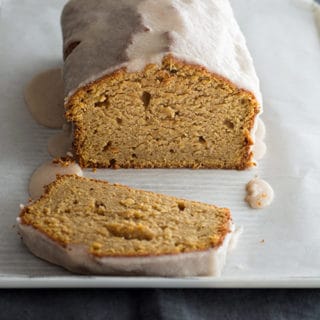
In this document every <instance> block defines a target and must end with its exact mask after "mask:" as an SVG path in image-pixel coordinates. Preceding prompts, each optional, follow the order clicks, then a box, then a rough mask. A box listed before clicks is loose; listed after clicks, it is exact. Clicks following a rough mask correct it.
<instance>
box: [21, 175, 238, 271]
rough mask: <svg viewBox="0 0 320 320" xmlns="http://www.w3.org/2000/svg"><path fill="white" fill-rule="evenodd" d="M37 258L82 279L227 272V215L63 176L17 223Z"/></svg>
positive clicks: (229, 230) (210, 208)
mask: <svg viewBox="0 0 320 320" xmlns="http://www.w3.org/2000/svg"><path fill="white" fill-rule="evenodd" d="M18 224H19V230H20V234H21V236H22V238H23V241H24V243H25V244H26V246H27V247H28V248H29V249H30V251H31V252H32V253H33V254H35V255H36V256H38V257H40V258H42V259H44V260H47V261H49V262H51V263H54V264H57V265H60V266H63V267H64V268H66V269H68V270H70V271H72V272H76V273H81V274H105V275H154V276H195V275H214V276H218V275H220V273H221V270H222V268H223V265H224V263H225V259H226V255H227V250H228V246H229V243H230V240H231V237H232V235H233V230H234V226H233V224H232V220H231V215H230V211H229V209H226V208H218V207H216V206H213V205H209V204H205V203H199V202H195V201H189V200H183V199H177V198H174V197H171V196H166V195H160V194H156V193H153V192H147V191H142V190H136V189H132V188H129V187H126V186H122V185H116V184H109V183H108V182H106V181H98V180H92V179H88V178H83V177H79V176H76V175H66V176H60V177H58V178H57V180H56V181H54V182H53V183H52V184H50V185H49V186H48V187H47V190H46V192H45V193H44V195H43V196H42V197H41V198H40V199H39V200H37V201H36V202H34V203H32V204H29V205H28V206H26V207H24V208H23V209H22V211H21V213H20V216H19V218H18Z"/></svg>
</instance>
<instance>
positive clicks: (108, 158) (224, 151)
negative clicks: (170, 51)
mask: <svg viewBox="0 0 320 320" xmlns="http://www.w3.org/2000/svg"><path fill="white" fill-rule="evenodd" d="M66 109H67V112H66V116H67V120H68V121H71V122H73V123H74V125H75V131H74V141H73V145H74V148H75V152H76V154H77V156H78V159H79V162H80V165H81V166H83V167H113V168H117V167H123V168H154V167H169V168H170V167H190V168H228V169H244V168H247V167H250V166H252V165H253V160H252V156H253V155H252V152H251V146H252V145H253V141H252V138H251V135H250V131H251V130H252V128H253V126H254V120H255V116H256V115H257V113H258V111H259V107H258V103H257V101H256V99H255V98H254V96H253V95H252V94H251V93H249V92H247V91H245V90H242V89H239V88H237V87H236V86H234V85H233V84H231V83H230V82H228V81H227V80H225V79H223V78H221V77H219V76H217V75H214V74H212V73H210V72H208V71H206V70H205V69H204V68H202V67H199V66H195V65H188V64H186V63H184V62H182V61H179V60H177V59H174V58H173V57H172V56H170V55H168V56H167V57H166V58H165V59H164V60H163V63H162V66H161V67H159V66H157V65H154V64H150V65H148V66H147V67H146V68H145V69H144V70H143V71H139V72H132V73H127V72H126V71H125V69H121V70H119V71H117V72H115V73H113V74H112V75H107V76H105V77H103V78H102V79H100V80H98V81H96V82H94V83H92V84H90V85H87V86H85V87H84V88H81V89H79V90H78V91H77V92H76V94H74V95H73V96H72V97H71V98H70V99H69V102H68V103H67V104H66Z"/></svg>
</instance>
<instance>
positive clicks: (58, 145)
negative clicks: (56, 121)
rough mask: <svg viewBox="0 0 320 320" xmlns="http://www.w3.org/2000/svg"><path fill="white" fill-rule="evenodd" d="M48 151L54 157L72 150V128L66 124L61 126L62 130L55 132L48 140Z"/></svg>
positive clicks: (61, 155)
mask: <svg viewBox="0 0 320 320" xmlns="http://www.w3.org/2000/svg"><path fill="white" fill-rule="evenodd" d="M48 152H49V154H50V155H51V156H52V157H54V158H60V157H65V156H66V155H67V153H68V152H72V128H71V126H70V125H68V124H64V125H63V126H62V132H59V133H56V134H55V135H54V136H52V137H51V138H50V139H49V141H48Z"/></svg>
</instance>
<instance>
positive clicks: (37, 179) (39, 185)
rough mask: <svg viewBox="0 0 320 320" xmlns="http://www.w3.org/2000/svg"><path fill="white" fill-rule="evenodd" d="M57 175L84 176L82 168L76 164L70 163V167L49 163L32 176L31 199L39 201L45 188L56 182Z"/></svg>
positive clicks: (30, 182)
mask: <svg viewBox="0 0 320 320" xmlns="http://www.w3.org/2000/svg"><path fill="white" fill-rule="evenodd" d="M57 174H59V175H65V174H76V175H78V176H82V175H83V172H82V170H81V168H80V166H79V165H78V164H76V163H74V162H70V163H69V164H68V165H61V164H59V163H53V162H52V161H47V162H45V163H43V164H42V165H41V166H40V167H38V168H37V169H36V170H35V171H34V172H33V174H32V176H31V178H30V181H29V194H30V197H31V198H32V199H33V200H35V199H38V198H39V197H40V196H41V195H42V193H43V191H44V187H45V186H46V185H48V184H49V183H51V182H53V181H54V180H56V176H57Z"/></svg>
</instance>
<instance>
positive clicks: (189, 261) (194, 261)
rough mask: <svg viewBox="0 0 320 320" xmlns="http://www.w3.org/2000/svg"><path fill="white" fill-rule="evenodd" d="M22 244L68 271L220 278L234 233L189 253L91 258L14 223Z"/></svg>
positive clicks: (83, 251)
mask: <svg viewBox="0 0 320 320" xmlns="http://www.w3.org/2000/svg"><path fill="white" fill-rule="evenodd" d="M17 223H18V226H19V231H20V234H21V236H22V238H23V242H24V243H25V245H26V246H27V247H28V248H29V250H30V251H31V252H32V253H33V254H34V255H36V256H38V257H40V258H41V259H44V260H47V261H49V262H51V263H54V264H57V265H60V266H62V267H64V268H66V269H68V270H69V271H72V272H75V273H81V274H96V275H146V276H163V277H187V276H207V275H210V276H220V275H221V272H222V269H223V267H224V265H225V262H226V256H227V253H228V248H229V244H230V242H231V239H232V235H233V232H234V226H233V225H232V226H231V232H230V233H228V234H227V236H226V237H225V239H224V241H223V243H222V245H221V246H220V247H218V248H214V249H210V250H206V251H198V252H192V253H181V254H175V255H162V256H147V257H102V258H99V257H95V256H93V255H91V254H90V253H89V252H88V251H87V249H86V248H85V247H84V246H83V245H68V246H67V247H62V246H61V245H59V244H58V243H56V242H54V241H52V240H51V239H50V238H49V237H47V236H46V235H45V234H43V233H42V232H40V231H38V230H36V229H35V228H33V227H32V226H28V225H25V224H22V223H21V221H20V219H19V218H18V219H17Z"/></svg>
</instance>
